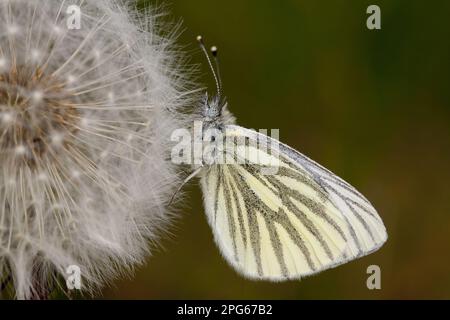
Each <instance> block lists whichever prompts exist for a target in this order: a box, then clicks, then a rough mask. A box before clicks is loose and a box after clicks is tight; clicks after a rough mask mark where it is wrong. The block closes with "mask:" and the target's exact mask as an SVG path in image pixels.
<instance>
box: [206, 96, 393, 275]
mask: <svg viewBox="0 0 450 320" xmlns="http://www.w3.org/2000/svg"><path fill="white" fill-rule="evenodd" d="M202 118H203V121H204V122H203V128H204V130H213V132H218V133H219V134H220V135H221V136H223V137H224V138H225V140H227V141H230V140H231V141H232V143H231V144H230V143H228V142H227V143H226V144H224V143H223V139H217V137H214V136H212V137H210V139H207V140H208V141H209V142H207V144H208V145H207V147H208V148H210V149H211V150H213V151H212V155H213V157H212V161H210V162H209V164H206V165H204V166H203V168H202V169H201V186H202V190H203V194H204V204H205V209H206V214H207V218H208V222H209V224H210V226H211V228H212V230H213V234H214V238H215V241H216V243H217V245H218V246H219V248H220V250H221V252H222V254H223V256H224V257H225V259H226V260H227V261H228V262H229V263H230V264H231V265H232V266H233V267H234V268H235V269H236V270H237V271H239V272H240V273H242V274H243V275H245V276H247V277H249V278H255V279H269V280H285V279H296V278H301V277H302V276H305V275H310V274H314V273H317V272H320V271H322V270H325V269H328V268H331V267H333V266H336V265H339V264H342V263H345V262H346V261H349V260H352V259H355V258H358V257H360V256H364V255H366V254H368V253H370V252H373V251H375V250H377V249H378V248H379V247H380V246H381V245H382V244H383V243H384V242H385V241H386V239H387V234H386V229H385V227H384V225H383V222H382V220H381V218H380V217H379V216H378V214H377V212H376V210H375V209H374V208H373V206H372V205H371V204H370V202H369V201H368V200H367V199H366V198H365V197H364V196H362V195H361V194H360V193H359V192H358V191H356V190H355V189H354V188H353V187H352V186H351V185H349V184H348V183H347V182H345V181H343V180H342V179H340V178H339V177H337V176H336V175H334V174H333V173H332V172H330V171H328V170H327V169H325V168H324V167H322V166H320V165H319V164H317V163H316V162H314V161H312V160H310V159H309V158H307V157H306V156H304V155H302V154H301V153H299V152H298V151H296V150H294V149H292V148H290V147H289V146H287V145H284V144H281V143H279V142H277V143H279V144H278V145H279V147H278V148H276V149H275V148H271V149H269V150H266V149H263V148H260V147H259V145H258V141H261V140H264V141H268V142H269V144H271V143H273V142H274V140H273V139H272V138H270V137H267V136H265V135H262V134H260V133H257V132H255V131H253V130H249V129H245V128H242V127H239V126H236V125H234V118H233V116H232V115H231V114H230V113H229V111H228V110H227V106H226V104H225V103H224V102H222V101H221V100H220V99H219V98H217V97H216V98H213V99H212V100H208V98H207V96H206V98H205V100H204V104H203V109H202ZM242 138H244V139H242ZM224 158H225V159H228V161H225V162H223V159H224ZM219 159H221V160H222V161H219ZM230 159H231V160H235V161H229V160H230ZM261 159H263V160H264V161H263V162H261ZM238 160H239V161H238ZM270 166H274V167H276V168H275V169H276V170H274V171H273V172H275V173H273V174H270V173H269V174H266V173H265V172H271V170H267V169H268V167H270Z"/></svg>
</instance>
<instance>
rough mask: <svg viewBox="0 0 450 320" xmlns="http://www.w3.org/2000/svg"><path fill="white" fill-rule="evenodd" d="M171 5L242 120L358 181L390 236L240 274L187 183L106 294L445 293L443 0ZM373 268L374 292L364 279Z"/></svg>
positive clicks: (449, 45)
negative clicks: (364, 252) (373, 10)
mask: <svg viewBox="0 0 450 320" xmlns="http://www.w3.org/2000/svg"><path fill="white" fill-rule="evenodd" d="M147 2H150V3H152V1H147ZM158 4H161V2H158ZM370 4H377V5H379V6H380V8H381V26H382V29H381V30H368V29H367V28H366V19H367V17H368V15H367V14H366V8H367V7H368V6H369V5H370ZM168 9H169V10H170V15H171V16H170V17H171V18H172V19H175V20H176V19H178V18H182V19H183V21H184V24H183V26H184V28H185V31H184V33H183V34H182V36H181V38H180V39H179V43H180V44H184V45H186V50H187V51H188V54H189V55H191V56H192V57H193V58H192V60H193V61H192V62H193V63H202V73H201V81H202V82H203V83H204V84H205V85H208V86H209V88H210V91H211V92H212V91H213V90H214V87H213V82H212V81H211V75H210V72H209V70H208V68H207V65H206V63H205V59H204V56H203V55H202V54H201V53H200V50H199V49H198V48H197V44H196V42H195V36H196V35H197V34H202V35H203V36H204V39H205V41H206V43H207V44H208V45H212V44H215V45H217V46H218V47H219V50H220V59H221V69H222V78H223V82H224V87H225V93H226V95H227V97H228V101H229V106H230V109H231V111H232V112H233V113H234V114H235V115H236V116H237V118H238V123H239V124H240V125H242V126H245V127H248V128H255V129H259V128H268V129H271V128H279V129H280V137H281V140H282V141H283V142H285V143H287V144H288V145H290V146H292V147H294V148H295V149H297V150H299V151H301V152H303V153H305V154H306V155H308V156H310V157H311V158H313V159H314V160H316V161H318V162H319V163H321V164H323V165H324V166H326V167H327V168H329V169H331V170H332V171H334V172H335V173H337V174H338V175H340V176H341V177H343V178H344V179H345V180H347V181H349V182H350V183H351V184H353V185H354V186H355V187H357V189H359V190H360V191H361V192H362V193H363V194H364V195H366V196H367V198H368V199H370V200H371V202H372V203H373V204H374V206H375V207H376V208H377V209H378V211H379V213H380V215H381V217H382V218H383V220H384V222H385V224H386V227H387V230H388V233H389V240H388V242H387V243H386V244H385V245H384V246H383V247H382V248H381V249H380V250H379V251H378V252H376V253H374V254H371V255H369V256H367V257H364V258H361V259H359V260H357V261H353V262H351V263H348V264H345V265H343V266H340V267H338V268H336V269H332V270H328V271H325V272H323V273H321V274H319V275H317V276H313V277H309V278H305V279H303V280H301V281H291V282H285V283H268V282H255V281H250V280H246V279H244V278H242V277H240V276H239V275H237V274H236V273H235V271H234V270H233V269H232V268H231V267H229V266H228V265H227V263H226V262H225V261H224V260H223V259H222V258H221V256H220V253H219V251H218V249H217V248H216V246H215V244H214V242H213V238H212V234H211V230H210V228H209V226H208V225H207V222H206V219H205V214H204V210H203V207H202V203H201V193H200V191H199V187H198V184H197V183H196V182H193V183H191V184H190V185H189V186H188V187H187V188H186V189H187V198H186V202H185V206H184V207H181V208H180V219H179V220H178V221H176V223H175V225H174V226H173V227H172V228H171V236H170V237H168V238H166V239H164V240H163V241H162V245H163V248H162V249H159V250H157V251H156V252H155V253H154V255H153V257H151V258H150V259H149V260H148V264H147V265H146V266H143V267H141V268H139V269H138V270H137V271H136V274H135V276H134V277H132V278H131V279H124V280H121V281H117V282H115V283H114V284H111V287H110V288H109V289H106V290H105V291H104V292H103V295H102V297H104V298H115V299H119V298H125V299H135V298H139V299H158V298H168V299H214V298H219V299H222V298H223V299H232V298H235V299H240V298H247V299H266V298H267V299H269V298H270V299H310V298H324V299H336V298H339V299H379V298H388V299H392V298H396V299H410V298H447V299H448V298H450V199H449V198H450V170H449V165H450V90H449V89H450V75H449V72H450V66H449V61H450V41H449V39H450V28H449V26H448V17H449V14H450V2H448V1H433V2H425V1H407V0H402V1H399V0H396V1H376V2H373V1H348V0H347V1H345V0H338V1H313V0H308V1H301V0H290V1H288V0H282V1H275V0H270V1H268V0H251V1H250V0H247V1H242V0H241V1H238V0H228V1H211V0H209V1H207V0H189V1H173V2H172V3H171V4H169V5H168ZM371 264H377V265H379V266H380V267H381V272H382V289H381V290H372V291H370V290H368V289H367V287H366V279H367V276H368V275H367V274H366V269H367V267H368V266H369V265H371Z"/></svg>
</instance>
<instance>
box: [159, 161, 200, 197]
mask: <svg viewBox="0 0 450 320" xmlns="http://www.w3.org/2000/svg"><path fill="white" fill-rule="evenodd" d="M202 169H203V167H199V168H197V169H196V170H195V171H194V172H192V173H191V174H190V175H189V176H187V178H186V179H184V181H183V183H182V184H181V185H180V186H179V187H178V189H177V191H175V192H174V194H173V195H172V198H170V201H169V204H168V205H167V206H170V205H171V204H172V202H173V199H175V196H176V195H177V193H178V192H180V190H181V189H182V188H183V187H184V185H185V184H186V183H188V182H189V181H190V180H191V179H192V178H194V177H195V176H196V175H197V174H198V173H199V172H200V171H201V170H202Z"/></svg>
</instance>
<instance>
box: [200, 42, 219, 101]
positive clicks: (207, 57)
mask: <svg viewBox="0 0 450 320" xmlns="http://www.w3.org/2000/svg"><path fill="white" fill-rule="evenodd" d="M197 41H198V43H199V44H200V49H202V51H203V53H204V54H205V57H206V59H207V60H208V64H209V67H210V69H211V72H212V74H213V76H214V80H215V81H216V88H217V96H218V98H219V100H220V97H221V93H222V92H221V91H222V85H221V84H222V83H221V81H220V78H219V77H218V76H217V74H218V73H219V72H218V70H217V74H216V71H215V69H214V67H213V65H212V63H211V59H210V58H209V54H208V51H207V50H206V47H205V44H204V43H203V38H202V36H197ZM213 48H214V47H213ZM211 49H212V48H211ZM211 52H212V50H211ZM216 54H217V48H216ZM213 55H214V53H213ZM216 66H217V62H216Z"/></svg>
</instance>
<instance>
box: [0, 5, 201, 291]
mask: <svg viewBox="0 0 450 320" xmlns="http://www.w3.org/2000/svg"><path fill="white" fill-rule="evenodd" d="M70 2H71V1H63V0H53V1H41V0H4V1H0V47H1V50H0V280H1V279H4V278H5V276H6V275H10V276H11V279H12V281H11V282H12V287H13V288H14V295H15V296H16V297H17V298H21V299H22V298H45V297H46V296H47V294H48V290H50V289H49V287H51V283H52V282H55V281H57V280H58V279H61V278H62V279H64V278H65V276H66V269H67V267H69V266H71V265H77V266H79V267H80V269H81V270H82V278H83V282H82V283H83V287H82V289H83V291H84V292H87V293H92V292H94V291H95V290H96V289H98V288H100V287H101V286H102V285H104V284H105V282H106V281H109V280H110V279H112V278H114V277H116V276H117V275H118V274H123V272H124V271H126V270H132V268H133V267H134V266H135V265H136V264H137V263H141V262H143V261H144V259H145V257H146V256H147V255H148V253H149V250H150V248H149V247H148V241H149V240H152V242H154V241H155V240H156V239H158V236H159V234H160V232H162V231H163V230H164V227H165V226H166V224H167V223H168V222H169V221H170V217H171V214H170V213H169V212H168V211H167V208H166V206H167V203H168V201H169V200H170V197H171V195H172V193H173V191H174V188H176V186H177V185H178V183H179V176H178V173H177V170H176V168H175V167H174V164H172V163H171V162H170V161H167V154H168V153H169V144H168V142H167V141H170V139H169V137H170V134H171V132H172V131H173V130H174V129H176V128H180V127H183V126H185V124H186V123H188V122H190V120H191V119H190V118H189V116H187V115H184V114H183V115H182V114H181V111H182V110H183V108H184V107H185V106H188V105H190V103H191V99H193V97H192V94H190V92H191V89H190V88H191V83H190V82H189V81H188V78H187V76H189V69H188V68H185V67H183V66H184V65H185V63H184V61H183V59H182V56H181V55H180V54H179V53H178V51H177V47H176V46H175V45H174V38H173V35H174V34H176V29H173V27H169V26H168V31H169V32H163V31H164V30H162V29H160V28H161V26H162V25H163V24H162V23H161V21H160V20H159V19H160V18H159V17H160V16H161V14H160V12H159V11H157V10H156V11H146V12H144V13H142V12H140V13H138V11H137V10H136V9H135V7H133V5H132V4H130V2H125V1H116V0H95V1H94V0H85V1H83V2H81V3H82V4H81V8H80V9H81V12H82V21H81V28H80V29H79V30H69V29H68V28H67V24H66V22H67V21H66V19H67V15H66V14H65V12H66V9H67V6H69V5H70V4H71V3H70ZM64 286H65V283H64V282H63V283H62V287H64Z"/></svg>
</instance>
